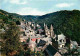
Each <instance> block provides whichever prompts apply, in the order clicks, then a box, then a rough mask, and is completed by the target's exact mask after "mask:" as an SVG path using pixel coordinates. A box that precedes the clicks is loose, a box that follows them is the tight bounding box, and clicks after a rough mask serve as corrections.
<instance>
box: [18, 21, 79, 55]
mask: <svg viewBox="0 0 80 56" xmlns="http://www.w3.org/2000/svg"><path fill="white" fill-rule="evenodd" d="M18 26H19V28H20V31H21V35H20V42H24V43H26V44H27V45H28V48H30V49H31V51H36V52H37V51H43V52H44V53H45V55H49V56H62V55H63V54H67V53H69V52H70V51H69V49H70V50H73V49H76V50H77V51H78V52H77V51H75V52H74V54H78V53H79V52H80V46H79V45H78V43H77V42H76V41H72V40H71V39H68V38H67V37H66V36H65V35H64V34H62V33H61V34H59V35H56V34H55V33H54V28H53V27H54V26H53V25H52V24H51V26H50V28H48V26H47V24H45V23H44V29H42V28H41V26H40V25H39V24H36V23H35V22H30V21H28V22H26V21H25V20H24V21H21V24H20V25H18ZM68 44H69V45H68Z"/></svg>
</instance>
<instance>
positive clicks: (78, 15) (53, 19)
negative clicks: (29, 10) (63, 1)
mask: <svg viewBox="0 0 80 56" xmlns="http://www.w3.org/2000/svg"><path fill="white" fill-rule="evenodd" d="M36 22H37V23H39V24H40V25H42V26H43V23H46V24H47V25H48V26H49V27H50V24H52V25H53V27H54V31H55V33H56V34H60V33H63V34H64V35H66V36H67V37H68V38H71V39H72V40H76V41H77V42H78V43H79V44H80V11H79V10H72V11H67V10H63V11H58V12H54V13H50V14H46V15H43V16H40V17H38V19H37V21H36Z"/></svg>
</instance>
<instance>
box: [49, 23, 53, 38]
mask: <svg viewBox="0 0 80 56" xmlns="http://www.w3.org/2000/svg"><path fill="white" fill-rule="evenodd" d="M50 36H51V37H53V36H54V31H53V26H52V24H51V27H50Z"/></svg>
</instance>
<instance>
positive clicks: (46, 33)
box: [44, 25, 48, 35]
mask: <svg viewBox="0 0 80 56" xmlns="http://www.w3.org/2000/svg"><path fill="white" fill-rule="evenodd" d="M44 29H45V35H48V27H47V25H45V28H44Z"/></svg>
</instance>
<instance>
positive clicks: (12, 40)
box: [1, 22, 20, 56]
mask: <svg viewBox="0 0 80 56" xmlns="http://www.w3.org/2000/svg"><path fill="white" fill-rule="evenodd" d="M1 38H2V39H3V44H2V50H3V51H5V53H6V56H8V55H9V56H10V55H14V54H16V53H17V51H18V50H19V49H20V42H19V41H20V40H19V28H18V27H17V26H16V24H15V23H13V22H12V23H11V24H10V25H9V29H7V30H6V31H5V33H4V34H3V35H2V37H1Z"/></svg>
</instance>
